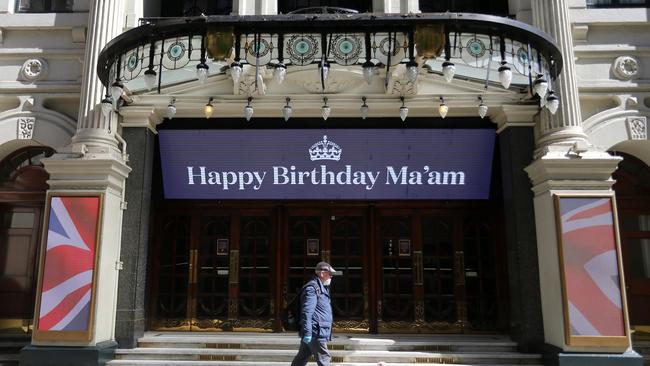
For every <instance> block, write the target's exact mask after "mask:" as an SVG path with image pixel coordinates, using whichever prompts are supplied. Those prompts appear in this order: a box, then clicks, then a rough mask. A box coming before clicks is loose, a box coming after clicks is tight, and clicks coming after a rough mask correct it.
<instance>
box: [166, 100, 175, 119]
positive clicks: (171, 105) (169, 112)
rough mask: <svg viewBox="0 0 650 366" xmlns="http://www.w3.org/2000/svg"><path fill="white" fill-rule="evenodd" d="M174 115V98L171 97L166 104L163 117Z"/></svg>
mask: <svg viewBox="0 0 650 366" xmlns="http://www.w3.org/2000/svg"><path fill="white" fill-rule="evenodd" d="M175 115H176V98H172V100H170V101H169V104H168V105H167V109H166V110H165V117H167V118H169V119H172V118H174V116H175Z"/></svg>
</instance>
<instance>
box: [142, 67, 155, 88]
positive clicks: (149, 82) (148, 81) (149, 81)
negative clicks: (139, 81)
mask: <svg viewBox="0 0 650 366" xmlns="http://www.w3.org/2000/svg"><path fill="white" fill-rule="evenodd" d="M156 81H157V78H156V72H155V71H154V70H152V69H148V70H147V71H145V72H144V85H145V87H146V88H147V89H149V90H151V89H153V88H154V87H155V86H156Z"/></svg>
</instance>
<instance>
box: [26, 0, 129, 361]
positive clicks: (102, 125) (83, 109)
mask: <svg viewBox="0 0 650 366" xmlns="http://www.w3.org/2000/svg"><path fill="white" fill-rule="evenodd" d="M90 5H91V6H90V10H89V15H88V37H87V39H86V54H85V59H84V66H83V67H84V70H83V84H82V89H81V97H80V107H79V116H78V121H77V132H76V134H75V135H74V136H73V137H72V140H71V144H70V145H69V146H67V147H66V148H63V149H62V150H61V151H58V153H57V154H55V155H54V156H52V157H51V158H50V159H45V160H44V164H45V169H46V170H47V172H48V173H49V174H50V180H49V181H48V184H49V186H50V189H49V191H48V192H49V193H54V194H57V195H83V194H97V193H101V194H102V195H103V201H102V210H101V216H100V217H99V221H100V226H99V228H100V229H99V230H100V231H99V234H98V243H97V250H96V251H97V252H96V256H97V258H98V260H97V262H96V263H97V264H96V267H95V269H94V271H95V273H96V282H95V301H94V308H93V309H91V311H92V312H93V314H94V316H93V317H92V318H91V323H90V325H89V326H90V329H91V330H92V333H91V334H92V335H91V338H90V340H88V341H82V340H78V339H77V340H75V341H70V340H66V338H65V337H64V336H62V337H61V338H56V339H54V340H47V341H46V340H39V339H36V338H34V339H33V340H32V345H31V346H29V347H26V348H24V349H23V350H22V351H21V360H20V362H21V365H61V366H63V365H103V364H105V363H106V361H107V360H109V359H110V358H112V352H113V350H114V349H115V348H116V346H117V343H116V342H115V340H114V338H115V314H116V308H117V294H118V275H119V270H120V268H121V262H120V243H121V236H122V211H123V210H124V208H125V207H126V202H125V200H124V194H125V185H126V178H127V176H128V174H129V172H130V171H131V168H129V167H128V166H127V165H126V162H127V154H126V143H125V141H124V140H123V139H122V138H121V137H120V136H119V135H118V133H117V131H118V116H117V115H116V114H115V113H113V114H112V115H111V116H110V118H104V117H103V115H102V113H101V107H100V106H99V104H100V102H101V100H102V98H103V96H104V94H105V89H104V87H103V86H102V84H101V83H100V81H99V79H98V77H97V73H96V71H95V70H96V67H97V59H98V56H99V53H100V52H101V50H102V49H103V47H104V46H105V45H106V44H107V43H108V42H109V41H110V40H111V39H113V38H114V37H115V36H117V35H119V34H120V33H121V32H122V28H123V23H124V19H125V16H124V0H93V1H92V2H91V4H90ZM44 229H45V230H44V231H45V232H47V230H48V227H47V223H45V228H44ZM37 316H38V315H37Z"/></svg>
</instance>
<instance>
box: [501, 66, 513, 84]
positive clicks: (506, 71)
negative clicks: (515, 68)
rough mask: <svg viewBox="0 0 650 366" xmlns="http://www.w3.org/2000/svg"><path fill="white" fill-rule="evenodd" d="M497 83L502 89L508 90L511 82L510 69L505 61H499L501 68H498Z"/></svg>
mask: <svg viewBox="0 0 650 366" xmlns="http://www.w3.org/2000/svg"><path fill="white" fill-rule="evenodd" d="M499 81H500V82H501V86H503V88H504V89H508V88H510V83H511V82H512V69H510V66H508V63H507V62H506V61H505V60H504V61H501V66H500V67H499Z"/></svg>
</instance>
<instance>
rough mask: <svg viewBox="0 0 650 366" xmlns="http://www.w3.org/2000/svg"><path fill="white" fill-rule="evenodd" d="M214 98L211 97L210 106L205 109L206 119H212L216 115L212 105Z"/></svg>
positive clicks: (207, 105)
mask: <svg viewBox="0 0 650 366" xmlns="http://www.w3.org/2000/svg"><path fill="white" fill-rule="evenodd" d="M213 100H214V98H212V97H210V99H209V100H208V104H206V105H205V107H203V114H204V115H205V118H207V119H210V117H212V115H213V114H214V106H213V105H212V101H213Z"/></svg>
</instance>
